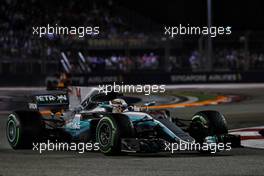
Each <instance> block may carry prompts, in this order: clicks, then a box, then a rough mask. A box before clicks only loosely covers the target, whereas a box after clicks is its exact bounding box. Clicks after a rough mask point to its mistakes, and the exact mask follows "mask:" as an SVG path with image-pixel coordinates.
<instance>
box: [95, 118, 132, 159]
mask: <svg viewBox="0 0 264 176" xmlns="http://www.w3.org/2000/svg"><path fill="white" fill-rule="evenodd" d="M132 136H133V128H132V123H131V121H130V120H129V118H128V117H127V116H125V115H121V114H112V115H108V116H104V117H103V118H102V119H101V120H100V121H99V122H98V125H97V127H96V141H97V142H98V143H99V147H100V151H101V152H102V153H104V154H105V155H119V154H121V139H122V138H129V137H132Z"/></svg>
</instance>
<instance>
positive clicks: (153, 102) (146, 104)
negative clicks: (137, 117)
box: [144, 101, 156, 106]
mask: <svg viewBox="0 0 264 176" xmlns="http://www.w3.org/2000/svg"><path fill="white" fill-rule="evenodd" d="M155 104H156V101H151V102H147V103H145V104H144V106H154V105H155Z"/></svg>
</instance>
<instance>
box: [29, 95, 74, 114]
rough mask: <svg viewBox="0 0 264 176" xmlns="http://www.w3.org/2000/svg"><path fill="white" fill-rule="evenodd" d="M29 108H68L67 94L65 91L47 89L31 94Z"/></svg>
mask: <svg viewBox="0 0 264 176" xmlns="http://www.w3.org/2000/svg"><path fill="white" fill-rule="evenodd" d="M30 99H31V101H30V102H29V103H28V107H29V109H35V110H36V109H50V110H52V109H68V108H69V96H68V93H67V91H48V92H43V93H39V94H33V95H31V98H30Z"/></svg>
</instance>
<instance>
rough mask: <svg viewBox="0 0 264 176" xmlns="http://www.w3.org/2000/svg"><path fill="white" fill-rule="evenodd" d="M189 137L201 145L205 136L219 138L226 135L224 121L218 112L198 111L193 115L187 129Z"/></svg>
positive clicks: (226, 129)
mask: <svg viewBox="0 0 264 176" xmlns="http://www.w3.org/2000/svg"><path fill="white" fill-rule="evenodd" d="M189 133H190V135H191V136H192V137H193V138H194V139H195V140H196V141H197V142H200V143H202V142H203V141H204V139H205V137H206V136H221V135H223V134H227V133H228V128H227V124H226V120H225V117H224V115H223V114H221V113H220V112H218V111H209V110H208V111H200V112H198V113H196V114H194V116H193V118H192V122H191V124H190V127H189Z"/></svg>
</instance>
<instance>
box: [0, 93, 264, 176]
mask: <svg viewBox="0 0 264 176" xmlns="http://www.w3.org/2000/svg"><path fill="white" fill-rule="evenodd" d="M190 90H192V91H209V92H222V93H226V94H242V95H244V96H245V97H246V99H245V100H244V101H242V102H236V103H231V104H222V105H215V106H206V107H190V108H179V109H174V110H171V113H172V115H173V116H174V117H181V118H185V119H189V118H190V117H191V116H192V115H193V114H194V113H195V112H197V111H199V110H205V109H214V110H219V111H221V112H223V113H224V115H225V116H226V119H227V122H228V124H229V128H230V129H234V128H241V127H249V126H259V125H264V120H263V118H264V106H263V105H264V91H263V88H250V89H237V88H236V89H221V90H220V89H219V90H217V89H210V90H209V89H208V90H205V89H204V88H202V89H192V88H190ZM18 93H19V94H20V95H21V94H22V92H21V91H19V92H18ZM9 94H10V92H9V91H8V92H6V91H0V96H2V97H3V96H7V95H9ZM16 95H17V94H16ZM7 98H8V97H7ZM9 106H10V105H8V106H7V104H6V103H0V108H1V109H2V110H5V111H2V112H0V176H9V175H10V176H13V175H19V176H20V175H28V176H31V175H32V176H36V175H43V176H44V175H45V176H50V175H61V176H65V175H80V176H82V175H86V176H87V175H89V176H94V175H122V176H128V175H131V176H132V175H133V176H137V175H140V176H148V175H151V176H153V175H159V176H163V175H164V176H167V175H179V176H189V175H190V176H193V175H203V176H207V175H219V176H229V175H230V176H253V175H254V176H255V175H256V176H262V175H264V150H260V149H250V148H237V149H232V150H231V151H229V152H222V153H218V154H216V155H213V156H212V155H202V154H200V153H197V152H179V153H174V154H170V153H159V154H130V155H125V156H115V157H109V156H104V155H102V154H101V153H93V152H86V153H84V154H78V153H77V152H69V151H65V152H62V151H56V152H55V151H53V152H44V153H43V154H39V153H38V152H37V151H31V150H18V151H14V150H12V149H11V148H10V147H9V145H8V143H7V141H6V137H5V123H6V117H7V113H8V112H6V110H9V109H10V107H9Z"/></svg>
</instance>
